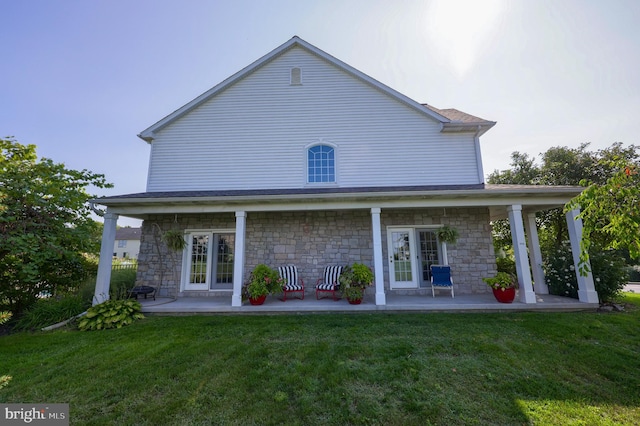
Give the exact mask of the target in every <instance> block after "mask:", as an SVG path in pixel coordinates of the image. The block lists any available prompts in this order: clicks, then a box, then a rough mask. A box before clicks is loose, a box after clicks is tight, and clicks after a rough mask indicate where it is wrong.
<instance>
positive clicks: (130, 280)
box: [94, 269, 137, 299]
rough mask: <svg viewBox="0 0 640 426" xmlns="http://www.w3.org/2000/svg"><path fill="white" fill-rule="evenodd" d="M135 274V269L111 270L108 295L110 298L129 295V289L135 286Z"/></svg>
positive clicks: (120, 297)
mask: <svg viewBox="0 0 640 426" xmlns="http://www.w3.org/2000/svg"><path fill="white" fill-rule="evenodd" d="M136 275H137V270H135V269H120V270H113V271H111V281H110V283H109V297H110V298H111V299H127V298H128V297H129V291H130V290H131V289H132V288H133V287H134V286H135V283H136ZM94 287H95V280H94Z"/></svg>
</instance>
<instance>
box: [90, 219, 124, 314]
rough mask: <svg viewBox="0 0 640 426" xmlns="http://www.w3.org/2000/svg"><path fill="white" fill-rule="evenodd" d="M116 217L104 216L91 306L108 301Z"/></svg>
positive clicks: (116, 223)
mask: <svg viewBox="0 0 640 426" xmlns="http://www.w3.org/2000/svg"><path fill="white" fill-rule="evenodd" d="M117 225H118V215H117V214H115V213H109V209H107V213H105V214H104V226H103V227H102V242H101V243H100V261H99V263H98V276H97V277H96V289H95V292H94V294H93V303H92V304H93V305H94V306H95V305H97V304H100V303H102V302H104V301H106V300H109V282H110V281H111V262H112V260H113V245H114V244H115V242H116V227H117Z"/></svg>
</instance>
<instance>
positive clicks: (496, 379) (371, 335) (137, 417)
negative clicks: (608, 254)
mask: <svg viewBox="0 0 640 426" xmlns="http://www.w3.org/2000/svg"><path fill="white" fill-rule="evenodd" d="M626 301H627V302H628V303H633V304H634V305H633V306H630V307H628V308H627V310H626V311H625V312H623V313H563V314H558V313H509V314H442V313H437V314H436V313H434V314H386V313H373V314H341V315H337V314H327V315H324V314H318V315H275V316H262V315H244V316H240V315H232V316H231V315H230V316H224V315H217V316H191V317H184V316H183V317H148V318H146V319H144V320H142V321H140V322H138V323H136V324H134V325H132V326H129V327H125V328H123V329H120V330H110V331H98V332H78V331H71V330H63V331H56V332H49V333H38V334H16V335H9V336H4V337H0V375H3V374H6V375H9V376H12V379H11V380H10V381H9V383H8V385H7V386H6V387H4V388H3V389H1V390H0V402H2V403H8V402H33V403H35V402H49V403H62V402H67V403H69V404H70V411H71V423H72V424H118V425H134V424H135V425H144V424H148V425H172V424H178V425H190V424H216V425H218V424H237V425H249V424H271V425H279V424H294V425H314V424H332V425H343V424H380V425H412V424H415V425H428V424H443V425H455V424H460V425H469V424H504V425H514V424H515V425H518V424H519V425H522V424H552V425H567V424H580V425H595V424H597V425H600V424H605V425H606V424H610V425H613V424H616V425H617V424H640V358H639V353H640V327H639V325H640V321H639V320H640V295H628V296H627V299H626Z"/></svg>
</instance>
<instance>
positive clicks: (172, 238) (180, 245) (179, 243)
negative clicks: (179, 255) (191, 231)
mask: <svg viewBox="0 0 640 426" xmlns="http://www.w3.org/2000/svg"><path fill="white" fill-rule="evenodd" d="M162 240H163V241H164V243H165V244H166V245H167V247H169V249H170V250H173V251H182V250H184V248H185V247H186V246H187V242H186V241H185V239H184V235H183V234H182V232H181V231H174V230H170V231H166V232H165V233H164V235H162Z"/></svg>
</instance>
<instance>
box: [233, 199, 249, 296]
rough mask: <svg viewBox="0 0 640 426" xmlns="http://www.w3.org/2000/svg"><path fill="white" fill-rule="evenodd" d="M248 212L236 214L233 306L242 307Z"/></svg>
mask: <svg viewBox="0 0 640 426" xmlns="http://www.w3.org/2000/svg"><path fill="white" fill-rule="evenodd" d="M246 222H247V212H244V211H237V212H236V244H235V248H234V252H233V254H234V259H233V296H231V306H242V282H243V280H244V237H245V229H246Z"/></svg>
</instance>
